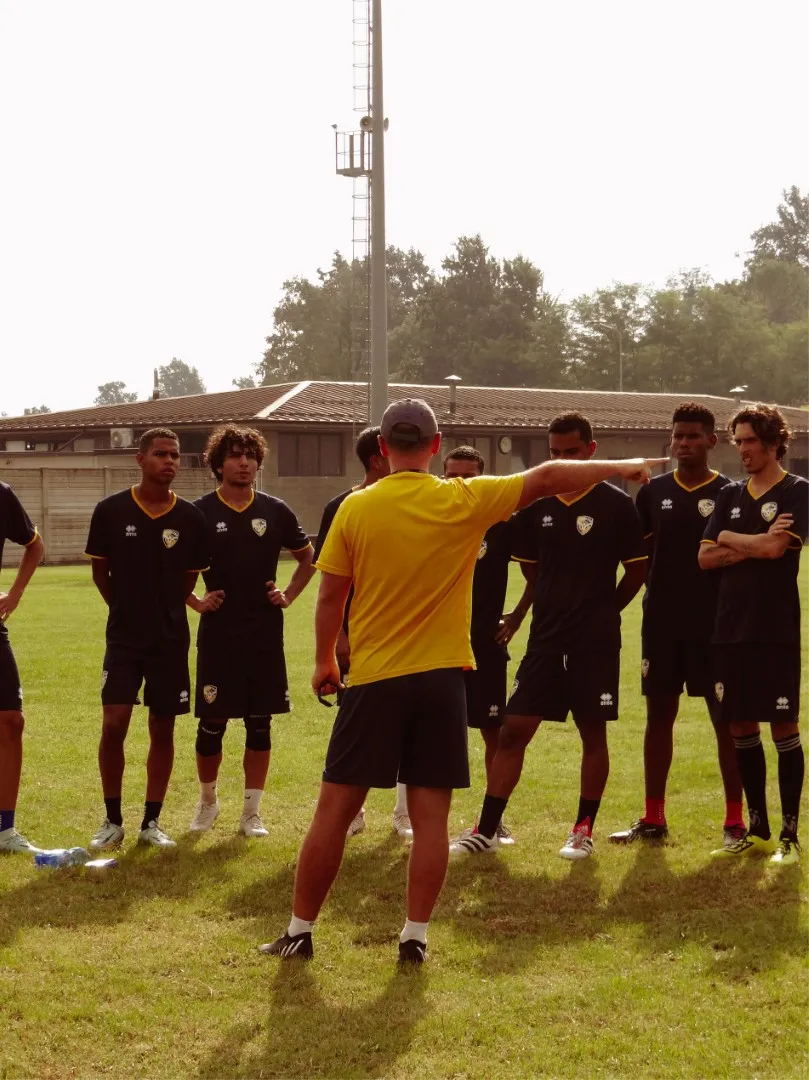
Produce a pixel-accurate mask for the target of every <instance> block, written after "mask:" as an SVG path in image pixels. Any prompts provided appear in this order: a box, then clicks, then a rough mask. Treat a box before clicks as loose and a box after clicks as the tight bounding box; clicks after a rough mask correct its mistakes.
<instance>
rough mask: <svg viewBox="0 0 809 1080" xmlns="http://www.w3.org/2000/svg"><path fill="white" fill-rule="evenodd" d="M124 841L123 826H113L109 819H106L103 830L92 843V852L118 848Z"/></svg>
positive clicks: (90, 845)
mask: <svg viewBox="0 0 809 1080" xmlns="http://www.w3.org/2000/svg"><path fill="white" fill-rule="evenodd" d="M123 839H124V827H123V825H113V823H112V822H111V821H110V819H109V818H104V820H103V821H102V822H101V828H100V829H99V830H98V832H97V833H96V834H95V836H94V837H93V839H92V840H91V841H90V843H89V845H88V847H89V848H90V851H108V850H109V849H110V848H116V847H118V846H119V845H120V844H121V843H122V842H123Z"/></svg>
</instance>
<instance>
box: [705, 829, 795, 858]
mask: <svg viewBox="0 0 809 1080" xmlns="http://www.w3.org/2000/svg"><path fill="white" fill-rule="evenodd" d="M777 847H778V841H777V840H776V839H775V837H772V836H771V837H770V839H769V840H764V839H763V838H762V837H761V836H754V835H753V834H752V833H747V835H746V836H743V837H742V838H741V839H740V840H737V841H736V842H735V843H733V844H730V845H729V846H728V847H721V848H716V850H715V851H712V852H711V858H712V859H729V858H733V857H734V856H737V855H772V854H773V852H774V851H775V850H776V848H777Z"/></svg>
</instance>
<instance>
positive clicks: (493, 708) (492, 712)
mask: <svg viewBox="0 0 809 1080" xmlns="http://www.w3.org/2000/svg"><path fill="white" fill-rule="evenodd" d="M499 715H500V706H499V705H490V706H489V716H492V717H494V716H499Z"/></svg>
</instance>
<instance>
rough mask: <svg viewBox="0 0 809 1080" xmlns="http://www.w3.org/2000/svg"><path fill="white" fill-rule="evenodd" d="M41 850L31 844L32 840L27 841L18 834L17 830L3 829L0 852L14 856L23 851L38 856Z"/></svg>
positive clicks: (0, 835) (0, 833) (0, 838)
mask: <svg viewBox="0 0 809 1080" xmlns="http://www.w3.org/2000/svg"><path fill="white" fill-rule="evenodd" d="M40 850H41V849H40V848H38V847H36V846H35V845H34V844H32V843H31V841H30V840H26V839H25V837H24V836H23V835H22V833H18V832H17V830H16V829H15V828H13V827H12V828H10V829H3V831H2V832H0V852H3V851H5V852H7V853H8V854H14V853H17V852H21V851H30V852H33V853H34V854H36V852H37V851H40Z"/></svg>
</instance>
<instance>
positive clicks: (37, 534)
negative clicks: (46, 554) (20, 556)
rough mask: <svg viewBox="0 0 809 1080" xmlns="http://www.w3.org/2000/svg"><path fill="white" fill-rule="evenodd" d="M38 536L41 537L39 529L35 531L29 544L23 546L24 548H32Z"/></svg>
mask: <svg viewBox="0 0 809 1080" xmlns="http://www.w3.org/2000/svg"><path fill="white" fill-rule="evenodd" d="M38 536H39V529H34V535H33V536H32V537H31V539H30V540H29V541H28V543H27V544H23V545H22V546H23V547H30V546H31V545H32V544H33V542H34V541H35V540H36V538H37V537H38Z"/></svg>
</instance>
